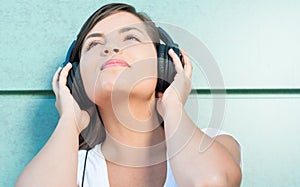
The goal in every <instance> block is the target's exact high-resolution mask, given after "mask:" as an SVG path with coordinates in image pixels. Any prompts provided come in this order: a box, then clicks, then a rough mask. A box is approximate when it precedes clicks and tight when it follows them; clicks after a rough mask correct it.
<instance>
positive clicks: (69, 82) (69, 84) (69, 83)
mask: <svg viewBox="0 0 300 187" xmlns="http://www.w3.org/2000/svg"><path fill="white" fill-rule="evenodd" d="M77 70H78V62H72V68H71V69H70V71H69V74H68V76H67V84H66V85H67V87H68V88H69V89H70V92H71V94H72V90H73V89H74V88H73V83H74V82H75V79H76V74H78V72H77Z"/></svg>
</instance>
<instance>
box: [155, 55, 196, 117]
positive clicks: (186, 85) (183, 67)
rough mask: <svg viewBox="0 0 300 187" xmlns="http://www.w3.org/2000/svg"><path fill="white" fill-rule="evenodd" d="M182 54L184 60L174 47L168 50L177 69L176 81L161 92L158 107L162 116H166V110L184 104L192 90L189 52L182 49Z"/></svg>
mask: <svg viewBox="0 0 300 187" xmlns="http://www.w3.org/2000/svg"><path fill="white" fill-rule="evenodd" d="M180 53H181V54H182V57H183V58H182V62H181V61H180V59H179V57H178V55H177V54H176V53H175V52H174V50H173V49H170V50H169V51H168V54H169V55H170V56H171V58H172V60H173V62H174V65H175V69H176V71H177V73H176V75H175V78H174V81H173V82H172V83H171V85H170V86H169V87H168V88H167V89H166V90H165V92H164V93H159V94H158V96H159V100H158V101H157V109H158V112H159V113H160V115H161V116H164V114H165V111H166V110H168V108H170V107H175V106H178V105H180V106H182V107H183V106H184V104H185V102H186V100H187V98H188V95H189V93H190V92H191V79H192V64H191V61H190V59H189V57H188V56H187V54H186V53H185V52H184V51H183V50H180Z"/></svg>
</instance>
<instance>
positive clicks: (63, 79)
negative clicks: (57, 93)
mask: <svg viewBox="0 0 300 187" xmlns="http://www.w3.org/2000/svg"><path fill="white" fill-rule="evenodd" d="M71 68H72V64H71V63H70V62H69V63H68V64H67V65H66V66H65V67H64V68H63V69H62V70H61V72H60V75H59V87H61V88H63V87H64V86H66V83H67V77H68V73H69V71H70V69H71Z"/></svg>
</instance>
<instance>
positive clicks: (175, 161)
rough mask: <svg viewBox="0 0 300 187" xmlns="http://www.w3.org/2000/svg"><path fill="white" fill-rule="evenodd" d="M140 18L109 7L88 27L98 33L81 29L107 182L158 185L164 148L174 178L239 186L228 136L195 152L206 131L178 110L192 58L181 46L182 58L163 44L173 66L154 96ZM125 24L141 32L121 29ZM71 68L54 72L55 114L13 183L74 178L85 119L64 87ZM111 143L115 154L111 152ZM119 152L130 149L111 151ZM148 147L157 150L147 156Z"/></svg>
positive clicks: (149, 50) (151, 60)
mask: <svg viewBox="0 0 300 187" xmlns="http://www.w3.org/2000/svg"><path fill="white" fill-rule="evenodd" d="M142 25H143V24H142V21H141V20H140V19H138V18H137V17H136V16H135V15H133V14H130V13H127V12H118V13H116V14H113V15H110V16H108V17H107V18H105V19H103V20H102V21H100V22H99V23H97V24H96V25H95V27H94V28H93V29H92V30H91V31H90V32H89V33H88V35H87V36H89V35H91V34H94V33H101V36H99V35H98V36H95V37H89V38H87V37H86V40H85V41H84V44H83V48H82V51H81V59H80V68H81V70H82V72H81V73H82V79H83V83H84V86H85V91H86V93H87V95H88V97H89V98H90V99H91V100H92V101H93V102H95V104H96V105H97V106H98V109H99V111H100V115H101V117H102V120H103V122H104V126H105V129H106V131H107V134H108V135H107V139H106V140H105V141H104V142H103V144H102V152H103V154H104V155H105V158H106V163H107V170H108V178H109V183H110V186H112V187H118V186H145V187H147V186H149V187H150V186H152V187H153V186H157V187H159V186H160V187H161V186H163V184H164V182H165V179H166V170H167V165H166V161H165V155H169V156H170V164H171V167H172V172H173V174H174V177H175V180H176V182H177V184H178V185H179V186H230V187H231V186H232V187H234V186H239V185H240V182H241V169H240V166H239V163H240V152H239V148H238V144H237V143H236V141H235V140H234V139H233V138H232V137H231V136H228V135H220V136H217V138H216V139H215V140H214V141H213V143H212V144H211V145H210V146H209V148H208V149H207V150H206V151H204V152H201V153H200V152H199V144H200V142H201V141H203V140H202V139H204V140H205V141H206V142H211V141H212V139H211V138H210V137H208V136H206V135H205V133H204V132H202V131H201V129H198V128H197V127H196V125H195V124H194V123H193V122H192V121H191V120H190V118H189V117H188V115H187V114H186V112H185V111H184V107H183V106H184V103H185V101H186V100H187V97H188V95H189V92H190V90H191V86H190V85H191V77H192V65H191V62H190V59H189V57H188V55H187V54H186V53H185V52H184V51H182V50H181V53H182V55H183V64H184V66H182V63H181V62H180V60H179V58H178V56H177V55H176V54H175V53H174V52H173V51H172V50H170V51H169V55H170V56H171V57H172V59H173V61H174V63H175V67H176V71H177V74H176V77H175V80H174V81H173V82H172V84H171V86H170V87H169V88H168V89H167V90H166V91H165V92H164V93H160V94H159V96H160V98H159V100H158V101H156V100H155V85H156V78H155V76H157V72H156V68H157V66H156V52H155V48H154V45H153V44H152V43H151V41H150V38H149V36H148V35H147V33H146V31H145V28H144V27H143V26H142ZM128 26H130V27H135V28H138V29H139V30H140V31H142V32H140V31H137V30H130V31H126V32H120V31H121V30H122V28H128ZM123 31H124V30H123ZM128 36H130V37H128ZM132 36H135V37H137V38H134V37H132ZM137 39H138V40H137ZM90 43H93V45H92V47H91V48H89V47H88V45H89V44H90ZM114 49H118V50H117V51H115V50H114ZM111 58H114V59H122V60H124V61H126V62H127V63H128V64H129V66H128V67H124V66H122V67H121V66H114V67H109V68H104V69H101V66H102V65H103V64H104V62H105V61H107V60H108V59H111ZM139 64H142V67H143V69H141V66H139ZM71 68H72V65H71V64H68V65H67V66H65V67H64V68H63V69H58V70H57V71H56V73H55V75H54V76H53V82H52V86H53V91H54V93H55V95H56V108H57V110H58V112H59V114H60V120H59V122H58V124H57V127H56V129H55V131H54V132H53V134H52V136H51V137H50V139H49V140H48V142H47V143H46V145H45V146H44V147H43V148H42V150H41V151H40V152H39V153H38V154H37V155H36V156H35V157H34V159H33V160H32V161H31V162H30V163H29V164H28V166H27V167H26V168H25V170H24V171H23V172H22V174H21V175H20V177H19V179H18V181H17V183H16V186H17V187H22V186H31V187H35V186H37V187H40V186H49V187H50V186H51V187H54V186H69V187H75V186H77V184H76V178H77V162H78V135H79V133H80V132H81V131H82V130H83V129H84V128H85V127H86V126H87V125H88V123H89V120H90V119H89V115H88V114H87V112H85V111H83V110H81V109H80V108H79V106H78V104H77V103H76V101H75V100H74V99H73V97H72V95H71V94H70V91H69V89H68V87H66V77H67V75H68V72H69V70H70V69H71ZM123 76H124V77H125V78H123ZM143 76H144V78H143ZM124 85H125V86H124ZM155 102H157V108H155ZM70 106H72V107H70ZM119 108H120V109H122V110H118V109H119ZM156 110H158V112H159V114H160V115H161V116H163V119H164V128H162V127H161V126H160V125H159V122H158V117H157V113H156V112H155V111H156ZM128 116H130V117H128ZM124 122H128V123H127V124H126V123H124ZM141 124H142V125H141ZM165 140H167V141H165ZM168 140H172V141H168ZM119 142H121V143H122V145H121V144H120V143H119ZM156 144H160V145H161V146H160V147H159V148H158V149H157V150H155V151H154V152H151V151H152V150H151V149H147V150H146V151H136V150H135V149H132V148H141V147H151V146H153V145H156ZM124 145H125V147H126V149H124ZM112 151H113V152H114V153H118V154H111V153H112ZM124 154H129V155H130V156H128V157H126V158H118V157H117V156H115V155H124ZM154 154H155V156H157V155H158V156H157V157H155V158H153V157H154V156H153V155H154ZM137 160H138V161H137ZM99 177H101V176H99Z"/></svg>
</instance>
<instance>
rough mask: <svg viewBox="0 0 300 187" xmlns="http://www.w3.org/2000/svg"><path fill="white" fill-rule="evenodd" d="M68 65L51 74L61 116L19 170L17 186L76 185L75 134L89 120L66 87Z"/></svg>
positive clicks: (76, 134)
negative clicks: (53, 129)
mask: <svg viewBox="0 0 300 187" xmlns="http://www.w3.org/2000/svg"><path fill="white" fill-rule="evenodd" d="M71 67H72V66H71V65H67V66H66V67H65V68H64V69H63V70H62V71H61V73H59V72H60V69H58V70H57V71H56V73H55V75H54V77H53V82H52V86H53V91H54V93H55V95H56V107H57V109H58V112H59V113H60V116H61V117H60V119H59V122H58V124H57V127H56V129H55V131H54V132H53V134H52V135H51V137H50V139H49V140H48V142H47V143H46V144H45V146H44V147H43V148H42V149H41V150H40V152H39V153H38V154H37V155H36V156H35V157H34V158H33V159H32V161H31V162H30V163H29V164H28V165H27V166H26V168H25V169H24V171H23V172H22V173H21V175H20V176H19V178H18V180H17V182H16V185H15V186H16V187H28V186H30V187H41V186H44V187H61V186H64V187H75V186H77V184H76V179H77V160H78V146H79V145H78V141H79V140H78V135H79V133H80V130H81V129H83V128H84V127H85V126H86V125H87V124H88V120H87V118H86V117H87V116H86V115H87V113H84V112H83V111H80V109H79V106H78V105H77V103H76V102H75V100H74V99H73V97H72V96H71V94H70V91H69V90H68V88H67V87H66V77H67V74H68V71H69V70H70V69H71ZM76 114H79V115H76ZM75 116H76V117H75ZM77 116H79V117H77ZM82 116H85V117H82ZM77 122H79V123H77ZM77 125H78V126H77Z"/></svg>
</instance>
